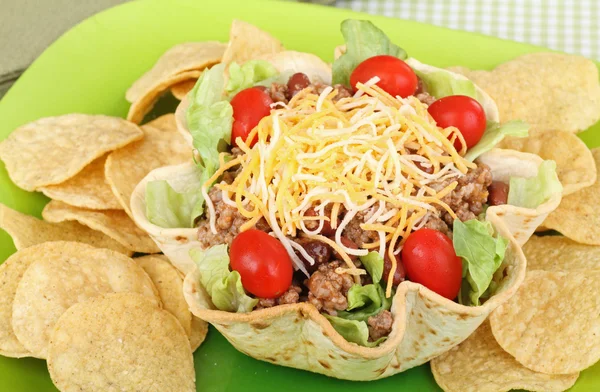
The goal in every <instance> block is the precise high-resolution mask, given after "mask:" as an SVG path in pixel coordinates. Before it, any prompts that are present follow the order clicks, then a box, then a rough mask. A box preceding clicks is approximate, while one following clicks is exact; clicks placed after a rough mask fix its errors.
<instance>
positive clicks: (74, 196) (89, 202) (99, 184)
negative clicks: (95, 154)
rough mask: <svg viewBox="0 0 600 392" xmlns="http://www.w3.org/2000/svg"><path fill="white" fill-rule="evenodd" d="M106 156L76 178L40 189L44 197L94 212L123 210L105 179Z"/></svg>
mask: <svg viewBox="0 0 600 392" xmlns="http://www.w3.org/2000/svg"><path fill="white" fill-rule="evenodd" d="M105 162H106V155H105V156H103V157H101V158H98V159H96V160H95V161H94V162H92V163H90V164H89V165H87V166H86V167H85V168H84V169H83V170H82V171H80V172H79V173H77V174H76V175H75V177H72V178H70V179H68V180H67V181H65V182H63V183H61V184H57V185H48V186H43V187H40V188H39V189H38V190H39V191H42V192H43V193H44V195H46V196H48V197H49V198H51V199H54V200H59V201H62V202H64V203H67V204H70V205H72V206H76V207H82V208H89V209H92V210H110V209H116V210H121V209H123V207H121V204H119V202H118V201H117V199H116V198H115V195H114V194H113V193H112V191H111V189H110V186H109V185H108V184H107V183H106V178H105V177H104V163H105Z"/></svg>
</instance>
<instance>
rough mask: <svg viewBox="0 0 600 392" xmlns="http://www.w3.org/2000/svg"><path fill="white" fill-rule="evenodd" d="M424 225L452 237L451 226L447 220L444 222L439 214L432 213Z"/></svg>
mask: <svg viewBox="0 0 600 392" xmlns="http://www.w3.org/2000/svg"><path fill="white" fill-rule="evenodd" d="M423 227H426V228H428V229H434V230H438V231H441V232H442V233H444V234H446V235H447V236H448V237H450V239H452V230H450V228H449V227H448V225H447V224H446V222H444V221H443V220H442V219H441V218H440V217H439V216H437V215H431V216H430V217H429V219H427V223H425V226H423Z"/></svg>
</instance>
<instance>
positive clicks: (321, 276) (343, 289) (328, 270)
mask: <svg viewBox="0 0 600 392" xmlns="http://www.w3.org/2000/svg"><path fill="white" fill-rule="evenodd" d="M341 265H342V264H341V263H340V262H339V261H332V262H331V263H327V264H323V265H320V266H319V269H318V270H317V271H315V272H314V273H313V274H312V275H311V277H310V278H309V279H307V280H305V281H304V284H305V286H306V287H307V288H308V290H309V292H308V302H310V303H311V304H313V305H314V306H315V307H316V308H317V309H318V310H319V311H323V312H327V313H329V314H330V315H333V316H335V315H336V314H337V311H338V310H346V308H347V307H348V298H347V295H348V290H350V287H352V285H353V284H354V280H353V279H352V277H351V276H350V275H348V274H338V273H336V272H335V269H336V268H338V267H340V266H341Z"/></svg>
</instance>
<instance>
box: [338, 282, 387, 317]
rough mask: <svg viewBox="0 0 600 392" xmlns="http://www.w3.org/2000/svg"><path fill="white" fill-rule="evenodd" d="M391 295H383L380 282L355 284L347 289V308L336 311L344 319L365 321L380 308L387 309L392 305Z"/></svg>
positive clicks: (377, 312)
mask: <svg viewBox="0 0 600 392" xmlns="http://www.w3.org/2000/svg"><path fill="white" fill-rule="evenodd" d="M392 297H393V296H392ZM392 297H390V298H386V297H385V292H384V290H383V288H382V287H381V285H380V284H368V285H365V286H361V285H358V284H355V285H353V286H352V287H350V290H348V310H345V311H341V312H338V316H339V317H341V318H343V319H346V320H358V321H367V320H368V319H369V317H371V316H375V315H377V314H379V312H381V311H382V310H388V309H389V308H390V307H391V306H392Z"/></svg>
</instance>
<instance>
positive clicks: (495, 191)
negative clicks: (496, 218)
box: [488, 181, 509, 206]
mask: <svg viewBox="0 0 600 392" xmlns="http://www.w3.org/2000/svg"><path fill="white" fill-rule="evenodd" d="M508 190H509V188H508V184H507V183H505V182H502V181H493V182H492V184H491V185H490V186H489V187H488V193H489V196H488V204H489V205H491V206H499V205H501V204H506V202H507V201H508Z"/></svg>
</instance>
